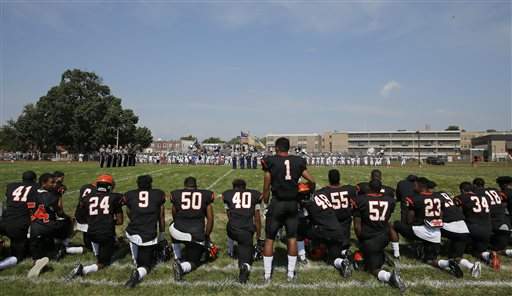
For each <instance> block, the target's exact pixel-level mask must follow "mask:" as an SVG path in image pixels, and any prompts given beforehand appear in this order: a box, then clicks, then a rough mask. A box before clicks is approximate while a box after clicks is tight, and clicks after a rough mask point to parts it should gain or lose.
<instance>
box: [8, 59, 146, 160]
mask: <svg viewBox="0 0 512 296" xmlns="http://www.w3.org/2000/svg"><path fill="white" fill-rule="evenodd" d="M138 121H139V118H138V117H137V116H136V115H135V114H134V112H133V111H132V110H130V109H123V107H122V105H121V99H120V98H117V97H115V96H113V95H112V94H111V92H110V88H109V87H108V86H107V85H104V84H103V81H102V79H101V78H100V77H99V76H98V75H96V74H95V73H93V72H84V71H81V70H78V69H74V70H67V71H65V72H64V73H63V74H62V76H61V80H60V83H59V85H57V86H54V87H52V88H50V90H49V91H48V92H47V94H46V95H45V96H42V97H41V98H40V99H39V100H38V101H37V102H36V103H35V104H29V105H27V106H25V107H24V109H23V112H22V113H21V115H20V116H19V117H18V119H17V120H16V121H12V122H9V123H8V124H7V126H8V127H11V128H13V129H14V130H15V131H16V141H15V142H16V146H17V147H16V148H17V149H21V150H32V151H41V152H55V149H56V146H57V145H62V146H64V147H65V148H66V149H67V150H69V151H70V152H92V151H96V150H97V149H98V148H99V147H100V146H101V145H103V144H115V143H116V136H117V133H118V131H119V144H120V145H121V146H124V145H126V144H128V143H133V144H139V145H140V146H144V145H143V144H145V142H144V143H138V142H137V139H136V138H135V135H136V130H137V126H136V124H137V123H138ZM142 139H144V141H145V140H147V138H144V137H143V138H142ZM146 147H147V146H146Z"/></svg>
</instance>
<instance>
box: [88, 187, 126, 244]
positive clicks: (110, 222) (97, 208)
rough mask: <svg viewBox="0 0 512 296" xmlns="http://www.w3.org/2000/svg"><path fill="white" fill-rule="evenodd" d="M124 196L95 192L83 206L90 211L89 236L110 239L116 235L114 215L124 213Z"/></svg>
mask: <svg viewBox="0 0 512 296" xmlns="http://www.w3.org/2000/svg"><path fill="white" fill-rule="evenodd" d="M121 205H122V195H121V194H119V193H114V192H110V193H107V192H102V191H99V190H95V191H93V192H92V193H91V194H90V195H88V196H87V197H85V198H84V203H83V204H82V206H83V207H85V208H86V209H87V210H88V211H87V214H88V217H87V224H89V228H88V231H87V232H88V234H89V235H93V236H101V237H109V236H113V235H115V219H114V215H115V214H118V213H122V209H121Z"/></svg>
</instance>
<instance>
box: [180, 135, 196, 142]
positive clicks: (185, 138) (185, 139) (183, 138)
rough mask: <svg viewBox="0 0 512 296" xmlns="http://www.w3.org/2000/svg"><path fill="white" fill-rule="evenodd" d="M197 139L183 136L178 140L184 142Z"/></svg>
mask: <svg viewBox="0 0 512 296" xmlns="http://www.w3.org/2000/svg"><path fill="white" fill-rule="evenodd" d="M196 139H197V138H196V137H194V136H192V135H188V136H184V137H181V138H180V140H184V141H195V140H196Z"/></svg>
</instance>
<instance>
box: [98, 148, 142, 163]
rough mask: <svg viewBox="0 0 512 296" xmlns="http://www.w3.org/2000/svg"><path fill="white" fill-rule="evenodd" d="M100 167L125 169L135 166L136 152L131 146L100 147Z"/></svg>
mask: <svg viewBox="0 0 512 296" xmlns="http://www.w3.org/2000/svg"><path fill="white" fill-rule="evenodd" d="M99 156H100V167H101V168H103V167H107V168H110V167H127V166H135V162H136V161H135V157H136V150H135V148H134V147H133V146H131V145H128V146H126V147H123V146H121V147H119V148H116V147H112V146H111V145H108V146H105V145H102V146H101V147H100V149H99Z"/></svg>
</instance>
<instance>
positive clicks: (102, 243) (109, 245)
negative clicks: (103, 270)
mask: <svg viewBox="0 0 512 296" xmlns="http://www.w3.org/2000/svg"><path fill="white" fill-rule="evenodd" d="M89 237H90V239H91V245H92V249H93V252H94V255H95V256H96V259H97V261H98V264H101V265H103V266H108V265H110V264H111V263H112V256H113V255H114V249H115V239H114V236H113V235H112V236H105V237H103V236H95V235H90V236H89Z"/></svg>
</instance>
